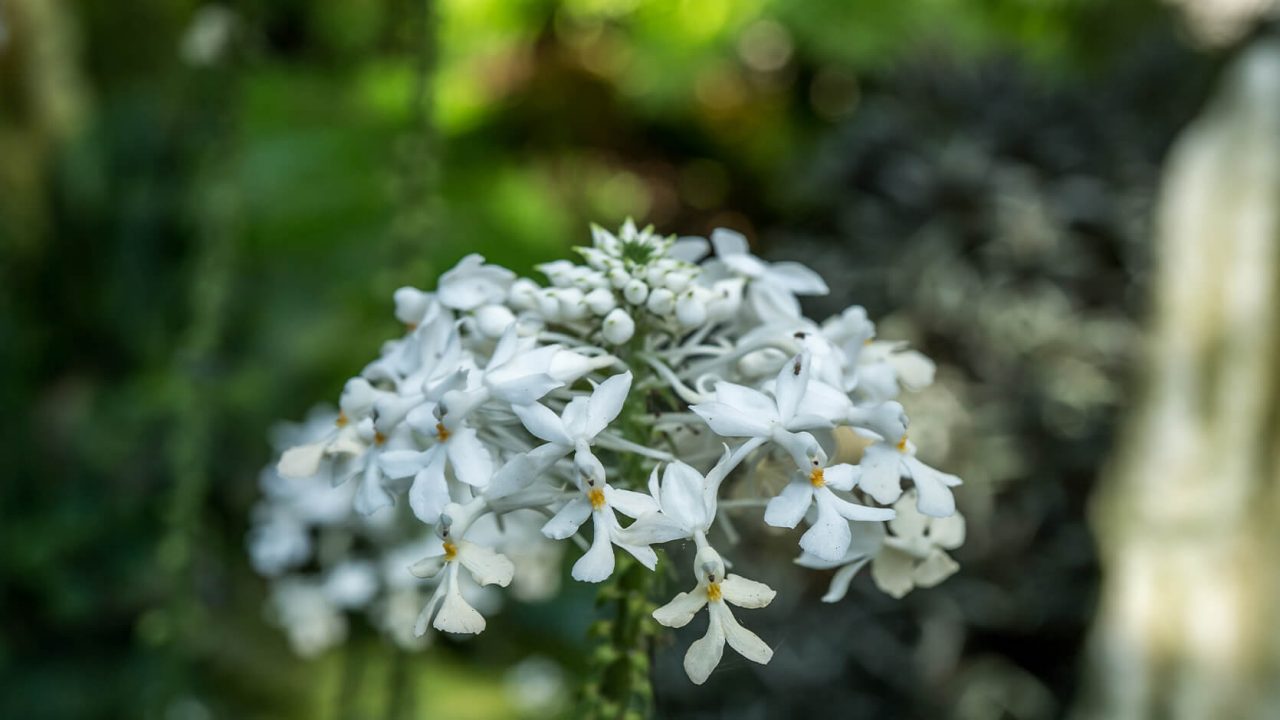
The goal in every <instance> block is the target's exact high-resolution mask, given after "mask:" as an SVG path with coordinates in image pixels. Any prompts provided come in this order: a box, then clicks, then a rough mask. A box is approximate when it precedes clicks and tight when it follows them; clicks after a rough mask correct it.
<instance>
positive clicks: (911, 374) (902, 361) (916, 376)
mask: <svg viewBox="0 0 1280 720" xmlns="http://www.w3.org/2000/svg"><path fill="white" fill-rule="evenodd" d="M889 364H890V365H891V366H892V367H893V369H894V371H895V372H897V373H898V380H899V381H900V382H901V383H902V386H903V387H905V388H906V389H908V390H922V389H924V388H927V387H929V386H930V385H932V384H933V376H934V373H935V372H937V369H938V368H937V366H936V365H934V364H933V361H932V360H930V359H929V358H927V357H925V356H924V355H922V354H920V353H918V352H916V351H915V350H906V351H903V352H898V353H894V354H892V355H890V356H889Z"/></svg>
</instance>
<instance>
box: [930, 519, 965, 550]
mask: <svg viewBox="0 0 1280 720" xmlns="http://www.w3.org/2000/svg"><path fill="white" fill-rule="evenodd" d="M929 540H931V541H932V542H933V544H934V545H937V546H938V547H943V548H946V549H948V550H954V549H956V548H958V547H960V546H961V545H963V544H964V516H963V515H961V514H960V513H956V514H955V515H952V516H950V517H944V518H937V519H936V520H934V521H933V522H931V523H929Z"/></svg>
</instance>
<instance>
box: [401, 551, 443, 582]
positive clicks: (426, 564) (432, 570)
mask: <svg viewBox="0 0 1280 720" xmlns="http://www.w3.org/2000/svg"><path fill="white" fill-rule="evenodd" d="M444 562H445V560H444V555H433V556H430V557H424V558H422V559H421V560H419V561H418V562H416V563H414V564H412V565H410V566H409V572H410V573H411V574H412V575H413V576H414V577H419V578H422V579H424V580H426V579H428V578H433V577H435V576H436V575H438V574H439V573H440V571H441V570H442V569H444Z"/></svg>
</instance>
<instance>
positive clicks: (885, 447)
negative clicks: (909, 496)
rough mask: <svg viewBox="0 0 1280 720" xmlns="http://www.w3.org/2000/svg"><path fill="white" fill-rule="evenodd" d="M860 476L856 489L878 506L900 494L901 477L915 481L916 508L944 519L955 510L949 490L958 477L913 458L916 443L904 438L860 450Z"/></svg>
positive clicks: (891, 501) (959, 482) (885, 503)
mask: <svg viewBox="0 0 1280 720" xmlns="http://www.w3.org/2000/svg"><path fill="white" fill-rule="evenodd" d="M859 467H861V468H862V475H861V477H860V478H859V479H858V487H860V488H862V489H863V490H864V491H866V493H867V494H868V495H870V496H871V497H873V498H875V499H876V502H878V503H880V504H881V505H892V504H893V503H895V502H896V501H897V500H898V498H899V497H900V496H901V495H902V483H901V479H902V478H903V477H907V478H910V479H911V480H912V481H913V482H915V486H916V489H917V490H918V494H917V497H918V500H917V507H918V508H919V510H920V512H922V513H924V514H925V515H930V516H933V517H939V518H940V517H947V516H948V515H951V514H953V513H954V512H955V511H956V500H955V498H954V497H953V496H952V495H951V488H953V487H955V486H957V485H959V484H961V480H960V478H958V477H956V476H955V475H949V474H947V473H944V472H939V471H937V470H935V469H933V468H931V467H929V466H928V465H925V464H924V463H923V462H920V460H919V459H917V458H916V446H915V443H913V442H911V441H910V440H909V439H907V436H906V435H903V436H902V437H901V439H899V440H898V441H897V442H896V443H895V442H892V441H885V440H882V441H879V442H876V443H873V444H872V445H870V446H868V447H867V449H866V450H864V451H863V454H862V461H861V462H860V463H859Z"/></svg>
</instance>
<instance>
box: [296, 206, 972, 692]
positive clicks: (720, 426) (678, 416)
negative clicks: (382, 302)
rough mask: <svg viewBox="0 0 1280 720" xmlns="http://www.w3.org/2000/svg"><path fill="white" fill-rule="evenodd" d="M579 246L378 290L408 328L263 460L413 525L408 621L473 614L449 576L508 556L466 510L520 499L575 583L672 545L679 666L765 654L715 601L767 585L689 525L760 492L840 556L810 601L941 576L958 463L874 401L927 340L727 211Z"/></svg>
mask: <svg viewBox="0 0 1280 720" xmlns="http://www.w3.org/2000/svg"><path fill="white" fill-rule="evenodd" d="M579 251H580V253H581V255H582V258H583V260H584V263H582V264H575V263H571V262H568V261H558V262H552V263H548V264H545V265H542V266H540V267H539V270H540V271H541V272H542V273H543V274H544V275H545V276H546V277H547V279H548V281H549V282H548V284H545V285H543V284H539V283H537V282H535V281H534V280H531V279H527V278H517V277H516V275H515V274H514V273H512V272H510V271H508V270H506V269H503V268H500V267H497V266H494V265H490V264H487V263H485V261H484V260H483V259H482V258H481V257H479V256H478V255H470V256H468V257H466V258H464V259H463V260H462V261H461V262H460V263H459V264H458V265H457V266H456V267H454V268H453V269H452V270H449V271H448V272H446V273H444V274H443V275H442V276H441V278H440V281H439V284H438V287H437V289H436V290H435V292H424V291H421V290H417V289H413V288H402V289H401V290H399V291H397V293H396V296H395V304H396V316H397V317H398V318H399V319H400V320H401V321H402V322H403V323H404V324H405V325H406V326H407V328H408V332H407V334H406V335H405V336H404V337H402V338H400V339H397V340H393V341H391V342H388V343H387V344H386V345H384V347H383V348H382V352H381V355H380V357H379V358H378V359H377V360H375V361H374V362H372V363H370V364H369V365H368V366H367V367H366V368H365V369H364V371H363V372H362V373H361V374H360V375H359V376H358V377H356V378H354V379H352V380H350V381H349V382H348V383H347V385H346V388H345V390H344V391H343V393H342V397H341V402H340V406H341V413H340V414H339V415H337V417H336V418H335V419H334V421H333V423H332V426H331V427H330V428H329V429H328V430H326V431H325V432H323V433H322V434H321V435H319V436H316V437H313V438H311V439H309V441H308V442H305V443H303V444H300V445H298V446H296V447H293V448H291V449H289V450H287V451H286V452H284V454H283V456H282V457H281V459H280V461H279V464H278V468H277V469H278V473H279V475H280V476H281V477H282V478H284V479H286V480H287V481H290V482H297V483H308V482H314V480H315V478H326V482H328V481H330V480H331V481H332V482H333V483H336V484H337V485H338V486H339V488H349V489H348V490H347V491H346V497H348V498H350V501H349V502H350V506H351V507H352V508H353V509H354V510H355V511H357V512H358V513H361V514H367V515H370V516H372V517H374V518H376V517H378V516H379V515H380V514H382V513H394V512H396V510H395V508H398V509H399V510H400V511H402V512H403V508H405V507H406V506H407V507H408V508H409V509H410V510H411V511H412V516H413V518H415V521H416V522H418V523H421V524H425V525H426V526H429V528H430V531H431V532H433V533H434V537H435V541H434V542H433V543H432V547H431V551H430V552H429V553H425V555H426V557H424V558H422V559H421V560H419V561H418V562H416V563H415V564H413V565H412V566H411V567H408V568H405V569H404V573H405V574H406V575H407V574H408V573H412V575H413V576H417V577H420V578H433V579H435V580H436V585H435V587H434V590H433V591H432V592H431V594H430V596H429V597H428V598H427V599H426V600H425V601H424V603H423V607H422V608H421V611H420V613H419V616H418V620H417V623H416V627H415V628H414V629H415V632H416V633H417V634H418V635H421V634H423V633H426V632H427V631H428V629H429V628H435V629H437V630H441V631H445V632H451V633H479V632H481V631H482V630H483V629H484V628H485V618H484V616H483V615H482V614H481V612H479V611H478V610H477V609H476V608H475V607H474V606H473V604H472V603H471V602H469V601H468V599H467V597H466V596H465V595H464V594H463V592H462V589H463V585H462V582H463V580H469V581H474V584H476V585H480V586H498V587H505V586H507V585H508V584H509V583H511V581H512V579H513V577H514V576H515V575H516V574H517V562H515V561H513V558H512V557H510V556H509V555H508V554H504V553H503V552H502V548H503V546H501V545H500V544H498V543H499V541H500V538H501V535H502V533H501V532H495V533H487V532H486V533H481V532H479V531H478V530H477V529H478V528H480V527H481V526H482V524H483V521H485V520H488V521H489V522H490V523H491V526H492V527H493V528H494V529H495V530H499V529H507V530H509V529H510V528H509V527H508V523H507V519H508V518H509V517H512V516H515V515H518V514H520V513H526V514H527V513H531V512H533V513H542V514H543V516H544V517H545V518H547V519H546V521H545V523H544V524H543V525H542V527H541V533H542V535H543V536H545V537H546V538H548V539H550V540H556V541H558V540H565V539H574V540H576V541H577V542H578V543H579V544H580V545H581V546H582V547H583V548H584V552H583V553H582V554H581V556H580V557H579V558H578V559H577V560H576V562H575V563H574V565H573V569H572V576H573V577H574V578H575V579H577V580H579V581H582V582H590V583H599V582H602V581H605V580H606V579H608V578H610V576H611V575H613V574H614V571H615V558H616V557H617V553H618V551H622V552H624V553H626V554H628V555H630V556H632V557H634V558H635V560H636V561H638V562H639V563H641V564H643V565H644V566H645V567H647V568H649V569H651V570H652V569H654V568H655V567H656V565H657V563H658V554H657V553H656V552H655V549H654V548H655V546H659V545H662V544H665V543H678V542H688V541H692V543H693V544H694V546H695V547H696V554H695V559H694V566H693V572H694V578H693V583H694V585H693V588H692V589H691V590H690V591H688V592H682V593H680V594H679V595H677V596H676V597H675V598H674V599H673V600H671V601H670V602H669V603H668V604H666V605H664V606H662V607H660V608H659V609H658V610H656V611H655V612H654V613H653V618H654V619H655V620H656V621H657V622H659V623H661V624H663V625H667V626H670V627H681V626H683V625H685V624H687V623H689V622H691V620H692V619H693V618H694V616H695V615H696V614H698V612H699V611H700V610H701V609H702V608H703V607H704V606H705V607H707V612H708V615H709V624H708V630H707V633H706V636H705V637H703V638H702V639H701V640H698V641H697V642H695V643H693V645H692V646H691V647H690V648H689V650H688V652H687V654H686V656H685V663H684V664H685V669H686V671H687V673H688V675H689V677H690V679H691V680H692V681H693V682H695V683H702V682H704V681H706V679H707V677H708V676H709V675H710V673H711V672H712V670H713V669H714V668H715V667H716V665H717V664H718V662H719V660H720V658H721V655H722V653H723V650H724V645H725V644H726V643H728V645H729V646H730V647H731V648H733V649H734V650H735V651H736V652H738V653H739V654H741V655H742V656H744V657H746V658H748V659H750V660H753V661H755V662H758V663H766V662H768V661H769V659H770V658H771V656H772V650H771V649H770V647H769V645H768V644H767V643H766V642H764V641H763V640H761V639H760V638H759V637H758V636H757V635H755V634H754V633H752V632H751V631H750V630H747V629H746V628H744V627H743V626H742V625H740V624H739V623H738V621H737V619H736V618H735V616H734V613H733V612H732V611H731V610H730V608H729V606H730V605H735V606H737V607H740V608H759V607H764V606H766V605H768V604H769V603H770V601H771V600H772V599H773V597H774V594H775V593H774V591H773V590H772V589H770V588H769V587H767V586H766V585H764V584H762V583H759V582H755V581H752V580H748V579H746V578H743V577H740V576H738V575H735V574H732V573H729V572H728V568H729V567H730V563H729V561H728V560H726V559H725V557H724V555H723V554H722V552H721V549H717V548H716V547H714V546H713V545H712V544H711V538H712V536H713V535H715V536H716V537H720V536H721V535H724V536H725V537H726V540H724V541H723V542H721V541H719V540H717V542H720V545H721V547H722V548H724V547H725V546H726V544H728V543H729V540H728V539H727V538H732V537H735V536H736V535H737V533H736V531H734V532H725V533H719V532H717V529H718V527H719V526H721V525H722V524H723V523H724V522H726V519H725V515H726V513H729V512H746V513H751V514H758V513H759V508H761V507H763V508H764V513H763V520H764V523H765V524H767V525H770V526H773V527H777V528H795V527H797V526H799V525H802V524H803V525H804V526H806V529H805V531H804V532H803V533H801V534H800V536H799V548H800V551H801V553H800V556H799V558H798V560H797V562H799V563H800V564H801V565H805V566H808V567H814V568H839V570H837V572H836V573H835V576H834V579H833V580H832V584H831V590H830V592H829V593H828V594H827V596H826V597H825V598H824V600H827V601H831V602H834V601H836V600H838V599H840V598H841V597H843V596H844V593H845V590H846V588H847V587H848V585H849V581H850V579H851V578H852V576H853V575H854V574H855V573H856V572H857V571H858V569H859V568H861V567H862V566H863V565H865V564H866V563H868V562H870V563H871V564H872V568H873V572H872V574H873V577H874V578H875V580H876V582H877V583H878V584H879V585H880V586H881V587H882V588H884V589H885V590H886V591H888V592H890V593H891V594H893V595H899V596H900V595H902V594H905V592H907V591H909V590H910V589H911V588H912V587H916V586H929V585H932V584H936V583H937V582H940V581H941V580H942V579H943V578H945V577H946V576H947V575H949V574H950V573H952V572H954V570H955V568H956V566H955V563H954V562H953V561H952V560H951V559H950V558H949V556H947V555H946V552H945V551H946V550H948V549H951V548H954V547H955V546H956V545H958V544H959V542H960V540H961V539H962V538H963V521H962V520H961V519H960V518H959V516H958V515H956V514H955V502H954V500H953V498H952V494H951V488H952V487H953V486H956V485H958V484H959V483H960V480H959V478H956V477H954V476H952V475H947V474H944V473H941V472H939V471H937V470H934V469H933V468H931V467H929V466H928V465H926V464H924V463H923V462H922V461H920V460H919V459H918V458H917V457H916V447H915V445H914V444H913V443H912V442H911V441H910V439H909V438H908V434H907V418H906V415H905V413H904V412H903V408H902V406H901V405H900V404H899V403H898V402H897V401H896V398H897V397H898V395H899V393H900V391H901V390H902V389H903V388H907V389H914V388H918V387H920V386H923V385H925V384H927V383H929V382H931V381H932V376H933V365H932V364H931V363H930V362H929V361H928V360H927V359H925V358H924V357H923V356H921V355H919V354H918V353H915V352H912V351H909V350H906V349H905V348H904V347H902V346H901V345H900V344H897V343H887V342H881V341H877V340H875V339H874V337H875V328H874V326H873V325H872V323H871V322H870V321H869V320H868V319H867V317H866V313H865V312H864V311H863V310H862V308H859V307H853V308H850V309H848V310H847V311H845V312H844V313H843V314H841V315H839V316H837V317H834V318H831V319H829V320H827V321H826V322H825V323H822V324H818V323H816V322H814V321H812V320H809V319H808V318H806V317H804V316H803V315H802V313H801V310H800V304H799V302H798V300H797V296H803V295H819V294H824V293H826V292H827V285H826V284H825V282H824V281H823V280H822V278H821V277H820V276H819V275H818V274H817V273H815V272H813V271H812V270H810V269H808V268H806V267H804V266H802V265H799V264H797V263H787V262H783V263H767V262H765V261H763V260H761V259H759V258H757V257H755V256H753V255H752V254H751V253H750V252H749V250H748V245H747V242H746V239H745V238H744V237H743V236H741V235H739V234H738V233H735V232H732V231H729V230H717V231H716V232H715V233H713V234H712V236H711V238H710V242H708V241H707V240H705V239H702V238H682V239H679V240H676V239H674V238H670V237H661V236H658V235H655V234H654V233H653V232H652V230H651V229H644V230H639V229H637V228H636V227H635V225H634V224H632V223H631V222H630V221H628V222H627V223H626V224H625V225H624V226H623V227H622V229H621V231H620V232H619V233H618V234H616V235H615V234H612V233H610V232H607V231H605V230H602V229H600V228H594V229H593V243H592V245H591V246H590V247H585V248H579ZM837 432H840V433H845V434H848V433H850V432H852V433H854V434H856V435H857V436H860V437H861V438H863V439H864V444H865V450H864V451H863V452H862V454H861V458H860V460H859V461H858V462H857V463H856V464H851V463H847V462H836V461H835V460H834V459H833V457H832V453H834V450H833V448H834V446H835V443H834V438H835V434H836V433H837ZM766 461H767V462H766ZM779 462H781V463H783V465H784V466H789V467H790V469H789V470H788V471H787V475H788V478H789V482H787V483H786V484H785V485H784V486H783V487H782V488H781V490H780V491H778V492H776V495H775V494H772V493H770V494H762V495H761V496H759V497H745V498H744V497H742V493H741V492H735V495H734V498H733V500H732V501H729V500H724V501H723V502H722V495H726V493H725V492H724V489H725V488H727V487H729V486H730V485H734V486H735V487H736V488H738V489H739V490H740V489H741V487H743V486H746V485H750V484H751V483H748V482H747V481H746V480H745V479H744V476H757V475H759V473H758V472H757V470H758V469H759V468H762V467H765V466H766V465H777V464H778V463H779ZM731 478H733V480H732V481H731V482H728V483H727V482H726V481H729V480H730V479H731ZM756 480H759V478H758V477H756ZM754 485H755V487H757V488H759V487H763V486H764V485H765V484H764V483H761V482H756V483H754ZM405 514H406V515H407V513H405ZM588 521H590V522H588ZM588 526H589V528H590V530H589V531H588V530H587V528H588ZM495 534H496V535H497V536H498V538H499V540H495V539H494V535H495ZM588 535H589V540H588V539H587V536H588ZM506 547H511V546H510V545H509V544H508V545H506ZM514 560H516V561H519V558H514Z"/></svg>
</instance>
